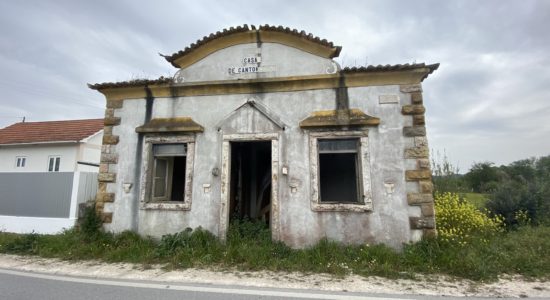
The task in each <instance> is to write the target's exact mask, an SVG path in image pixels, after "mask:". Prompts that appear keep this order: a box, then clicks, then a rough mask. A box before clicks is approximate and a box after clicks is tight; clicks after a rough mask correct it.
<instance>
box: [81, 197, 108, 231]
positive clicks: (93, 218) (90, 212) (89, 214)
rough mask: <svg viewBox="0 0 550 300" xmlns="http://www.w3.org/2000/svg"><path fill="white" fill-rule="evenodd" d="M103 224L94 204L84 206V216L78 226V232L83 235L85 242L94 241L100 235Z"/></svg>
mask: <svg viewBox="0 0 550 300" xmlns="http://www.w3.org/2000/svg"><path fill="white" fill-rule="evenodd" d="M102 226H103V222H102V220H101V218H100V217H99V215H98V214H97V213H96V210H95V204H94V205H90V206H86V208H85V209H84V215H83V217H82V220H81V221H80V224H79V229H80V232H81V233H82V234H83V235H84V237H85V239H86V240H95V239H97V238H98V237H99V235H100V234H101V229H102Z"/></svg>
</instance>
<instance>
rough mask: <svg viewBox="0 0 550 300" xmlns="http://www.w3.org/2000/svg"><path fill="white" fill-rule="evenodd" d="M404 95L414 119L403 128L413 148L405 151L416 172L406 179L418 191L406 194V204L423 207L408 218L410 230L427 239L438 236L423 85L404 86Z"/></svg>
mask: <svg viewBox="0 0 550 300" xmlns="http://www.w3.org/2000/svg"><path fill="white" fill-rule="evenodd" d="M400 91H401V93H403V94H405V95H408V96H409V97H410V99H411V103H410V104H405V105H403V106H402V108H401V113H402V114H403V115H404V116H405V117H411V118H412V126H405V127H403V135H404V136H405V138H408V139H411V141H412V143H410V144H412V145H413V146H412V147H407V148H405V149H404V158H405V159H406V160H415V162H416V163H415V166H416V167H415V169H412V170H405V180H406V181H408V182H417V183H418V185H417V189H416V190H409V191H407V203H408V204H409V205H410V206H417V207H420V217H417V216H411V217H409V223H410V227H411V230H419V229H420V230H422V232H423V236H424V237H430V236H435V235H436V234H437V232H436V224H435V210H434V198H433V183H432V171H431V168H430V160H429V148H428V139H427V137H426V127H425V118H424V112H425V111H426V109H425V107H424V105H423V98H422V86H421V85H420V84H410V85H401V86H400Z"/></svg>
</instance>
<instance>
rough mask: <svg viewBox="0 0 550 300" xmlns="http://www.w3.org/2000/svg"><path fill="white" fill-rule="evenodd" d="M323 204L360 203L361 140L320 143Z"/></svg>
mask: <svg viewBox="0 0 550 300" xmlns="http://www.w3.org/2000/svg"><path fill="white" fill-rule="evenodd" d="M318 145H319V186H320V202H324V203H334V202H336V203H358V202H359V194H360V192H359V179H358V178H359V167H358V157H357V153H358V148H359V139H330V140H319V141H318Z"/></svg>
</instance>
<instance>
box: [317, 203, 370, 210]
mask: <svg viewBox="0 0 550 300" xmlns="http://www.w3.org/2000/svg"><path fill="white" fill-rule="evenodd" d="M311 209H312V210H313V211H318V212H323V211H337V212H370V211H372V203H364V204H363V203H312V204H311Z"/></svg>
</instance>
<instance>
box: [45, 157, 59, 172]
mask: <svg viewBox="0 0 550 300" xmlns="http://www.w3.org/2000/svg"><path fill="white" fill-rule="evenodd" d="M52 159H53V160H54V161H53V166H52V167H53V169H52V170H51V171H50V161H51V160H52ZM56 166H57V168H56ZM56 169H57V170H56ZM60 169H61V155H49V156H48V162H47V164H46V170H47V171H48V172H60Z"/></svg>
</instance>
